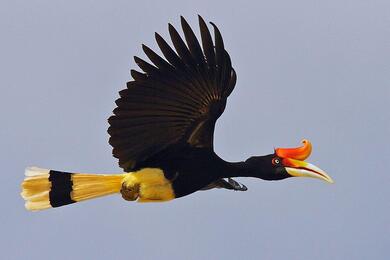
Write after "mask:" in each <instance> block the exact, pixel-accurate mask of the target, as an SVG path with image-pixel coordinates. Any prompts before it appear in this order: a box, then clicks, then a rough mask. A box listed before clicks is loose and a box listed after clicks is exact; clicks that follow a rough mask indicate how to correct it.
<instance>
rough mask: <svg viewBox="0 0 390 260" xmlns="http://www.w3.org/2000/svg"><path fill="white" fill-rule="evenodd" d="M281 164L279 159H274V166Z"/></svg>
mask: <svg viewBox="0 0 390 260" xmlns="http://www.w3.org/2000/svg"><path fill="white" fill-rule="evenodd" d="M279 163H280V160H279V158H273V159H272V164H273V165H278V164H279Z"/></svg>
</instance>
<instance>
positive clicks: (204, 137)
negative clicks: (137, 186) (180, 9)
mask: <svg viewBox="0 0 390 260" xmlns="http://www.w3.org/2000/svg"><path fill="white" fill-rule="evenodd" d="M181 23H182V27H183V31H184V35H185V39H186V43H187V44H186V43H185V42H184V41H183V40H182V38H181V37H180V35H179V33H178V32H177V31H176V29H175V28H174V27H173V26H172V25H169V33H170V36H171V39H172V42H173V45H174V47H175V50H176V52H175V51H174V50H173V49H172V48H171V47H170V46H169V45H168V43H167V42H166V41H165V40H164V39H163V38H162V37H161V36H159V35H158V34H157V33H156V41H157V43H158V46H159V47H160V49H161V51H162V53H163V55H164V57H165V58H166V60H165V59H163V58H162V57H160V56H159V55H157V54H156V53H155V52H154V51H152V50H151V49H150V48H149V47H147V46H145V45H143V50H144V52H145V54H146V55H147V56H148V58H149V59H150V60H151V62H152V63H153V64H150V63H148V62H146V61H144V60H142V59H141V58H138V57H134V59H135V62H136V63H137V64H138V66H139V67H140V69H141V70H142V71H143V73H142V72H137V71H134V70H132V71H131V75H132V76H133V78H134V81H130V82H128V83H127V89H125V90H122V91H121V92H120V98H119V99H118V100H117V101H116V104H117V106H118V107H117V108H116V109H115V110H114V115H113V116H112V117H110V118H109V123H110V127H109V129H108V132H109V134H110V135H111V138H110V144H111V145H112V146H113V148H114V149H113V154H114V156H115V157H117V158H119V164H120V166H121V167H122V168H123V169H124V170H125V171H131V170H134V169H135V168H137V166H139V164H142V163H143V162H144V161H145V160H147V159H148V158H150V157H152V156H155V155H156V154H158V153H161V152H166V151H165V150H172V149H173V146H178V147H182V146H185V145H189V146H191V147H197V148H201V147H207V148H210V149H212V148H213V133H214V127H215V122H216V120H217V119H218V117H219V116H220V115H221V114H222V113H223V111H224V109H225V105H226V99H227V97H228V96H229V94H230V93H231V92H232V90H233V88H234V85H235V83H236V73H235V72H234V69H233V68H232V66H231V61H230V57H229V55H228V53H227V52H226V51H225V49H224V44H223V40H222V37H221V35H220V32H219V30H218V29H217V27H216V26H214V29H215V48H214V47H213V46H214V43H213V42H212V39H211V35H210V32H209V30H208V28H207V26H206V24H205V22H204V20H203V19H202V18H201V17H199V24H200V29H201V37H202V46H203V48H204V51H202V48H201V46H200V44H199V42H198V40H197V38H196V36H195V34H194V32H193V31H192V29H191V28H190V26H189V25H188V23H187V22H186V20H185V19H184V18H183V17H182V18H181ZM187 46H188V47H187Z"/></svg>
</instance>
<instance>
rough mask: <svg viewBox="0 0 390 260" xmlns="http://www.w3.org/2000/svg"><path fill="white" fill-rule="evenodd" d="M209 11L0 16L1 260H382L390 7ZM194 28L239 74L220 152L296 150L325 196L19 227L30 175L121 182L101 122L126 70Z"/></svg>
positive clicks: (48, 216)
mask: <svg viewBox="0 0 390 260" xmlns="http://www.w3.org/2000/svg"><path fill="white" fill-rule="evenodd" d="M210 2H211V1H200V0H197V1H192V3H187V2H185V1H154V2H153V1H146V0H143V1H69V0H68V1H53V0H51V1H18V0H12V1H7V0H5V1H4V0H3V1H1V3H0V33H1V40H0V47H1V48H0V57H1V58H0V71H1V77H0V87H1V97H0V99H1V100H0V111H1V120H2V123H1V124H2V127H1V128H0V134H1V135H0V136H1V137H0V138H1V139H0V140H1V145H0V149H1V150H0V158H1V162H2V167H3V168H2V177H3V179H2V183H3V187H2V188H1V189H0V203H1V205H2V210H1V212H2V213H1V214H0V223H1V224H0V225H1V232H0V242H1V243H0V249H1V255H2V257H3V258H4V259H237V258H240V259H389V257H390V253H389V247H390V221H389V219H390V203H389V197H390V172H389V169H388V167H389V166H388V165H387V162H388V161H389V159H390V150H389V146H390V143H389V133H390V119H389V106H388V104H389V102H390V88H389V85H390V2H389V1H388V0H383V1H379V0H371V1H363V0H353V1H352V0H351V1H347V0H328V1H313V0H307V1H303V0H297V1H289V0H281V1H230V3H226V2H227V1H220V3H210ZM198 13H199V14H201V15H202V16H203V17H204V18H205V19H206V20H207V21H210V20H211V21H214V22H215V23H216V24H217V25H218V26H219V28H220V30H221V32H222V35H223V37H224V40H225V44H226V48H227V50H228V51H229V53H230V55H231V58H232V62H233V66H234V67H235V69H236V71H237V73H238V82H237V85H236V89H235V91H234V92H233V94H232V95H231V97H230V98H229V102H228V106H227V109H226V110H225V113H224V115H223V116H222V118H221V119H220V120H219V121H218V123H217V129H216V140H215V145H216V151H217V153H218V154H219V155H220V156H221V157H222V158H224V159H226V160H230V161H239V160H243V159H245V158H247V157H249V156H250V155H263V154H268V153H271V152H272V151H273V148H274V147H278V146H296V145H298V144H299V142H300V140H301V139H302V138H308V139H309V140H311V141H312V143H313V145H314V148H313V154H312V156H311V157H310V158H309V159H308V161H310V162H312V163H314V164H316V165H318V166H320V167H321V168H323V169H324V170H326V171H327V172H328V173H329V174H330V175H331V176H332V177H333V178H334V180H335V182H336V183H335V184H334V185H328V184H326V183H325V182H321V181H318V180H313V179H302V178H299V179H298V178H290V179H287V180H284V181H276V182H266V181H261V180H257V179H241V181H242V182H243V183H245V184H246V185H247V186H248V187H249V191H247V192H240V193H239V192H230V191H223V190H215V191H208V192H198V193H195V194H193V195H191V196H188V197H184V198H182V199H178V200H175V201H173V202H169V203H163V204H136V203H129V202H125V201H123V200H122V199H121V198H120V196H112V197H107V198H102V199H97V200H93V201H89V202H84V203H79V204H74V205H71V206H68V207H62V208H58V209H54V210H53V209H52V210H48V211H43V212H38V213H31V212H27V211H26V210H25V209H24V207H23V200H22V199H21V197H20V196H19V192H20V187H19V185H20V182H21V180H22V179H23V172H24V168H25V167H26V166H31V165H37V166H40V167H44V168H52V169H57V170H64V171H81V172H91V173H95V172H96V173H111V172H112V173H116V172H120V168H119V167H118V166H117V161H116V159H114V158H113V157H112V156H111V147H110V146H109V145H108V143H107V140H108V134H107V133H106V129H107V127H108V123H107V121H106V119H107V118H108V117H109V116H110V115H111V111H112V109H113V108H114V100H115V99H116V98H117V97H118V94H117V92H118V91H119V90H121V89H123V88H124V87H125V82H126V81H128V80H129V79H130V75H129V70H130V69H131V68H135V64H134V62H133V60H132V56H133V55H140V56H141V57H144V55H142V54H141V47H140V46H141V43H146V44H147V45H149V46H150V47H153V48H154V49H155V48H156V44H155V43H154V34H153V33H154V32H155V31H158V32H160V33H161V34H162V35H163V36H165V37H166V36H167V35H168V33H167V23H168V22H172V23H173V24H174V25H176V26H177V27H178V26H179V24H180V20H179V15H180V14H182V15H184V16H185V17H186V18H187V20H188V21H189V23H190V24H191V25H192V26H193V27H194V28H195V31H196V32H198V28H197V16H196V14H198ZM54 257H55V258H54Z"/></svg>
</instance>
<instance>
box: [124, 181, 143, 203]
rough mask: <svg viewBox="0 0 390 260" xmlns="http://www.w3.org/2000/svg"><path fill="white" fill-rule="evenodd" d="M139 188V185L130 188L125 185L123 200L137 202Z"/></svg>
mask: <svg viewBox="0 0 390 260" xmlns="http://www.w3.org/2000/svg"><path fill="white" fill-rule="evenodd" d="M139 186H140V185H139V184H134V185H129V186H128V185H126V184H125V183H123V184H122V188H121V194H122V198H123V199H125V200H128V201H134V200H137V199H138V197H139Z"/></svg>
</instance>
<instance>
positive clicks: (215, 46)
mask: <svg viewBox="0 0 390 260" xmlns="http://www.w3.org/2000/svg"><path fill="white" fill-rule="evenodd" d="M210 24H211V27H212V28H213V31H214V37H212V36H211V33H210V31H209V29H208V26H207V25H206V23H205V21H204V20H203V19H202V17H201V16H199V28H200V36H201V38H200V39H201V41H198V38H197V37H196V36H195V33H194V32H193V30H192V29H191V27H190V26H189V25H188V23H187V21H186V20H185V19H184V18H183V17H181V27H182V29H183V32H184V40H183V38H182V37H181V36H180V34H179V33H178V31H177V30H176V29H175V28H174V27H173V26H172V25H171V24H169V26H168V29H169V35H170V38H171V41H172V43H173V48H172V47H171V46H170V44H168V43H167V42H166V41H165V40H164V39H163V38H162V37H161V36H160V35H159V34H158V33H155V38H156V41H157V44H158V46H159V48H160V50H161V52H162V54H163V56H160V55H158V54H157V53H156V52H154V51H153V50H152V49H150V48H149V47H147V46H146V45H142V49H143V51H144V52H145V54H146V56H147V57H148V58H149V60H150V62H147V61H145V60H143V59H141V58H139V57H134V59H135V62H136V63H137V64H138V66H139V67H140V69H141V70H142V72H139V71H136V70H131V76H132V77H133V80H132V81H130V82H128V83H127V88H125V89H124V90H122V91H120V92H119V96H120V97H119V98H118V99H117V100H116V105H117V107H116V108H115V109H114V111H113V115H112V116H111V117H110V118H109V119H108V122H109V125H110V126H109V128H108V133H109V135H110V139H109V143H110V144H111V145H112V147H113V155H114V157H116V158H118V159H119V165H120V167H121V168H123V171H124V172H123V173H120V174H111V175H103V174H83V173H69V172H61V171H55V170H47V169H42V168H37V167H29V168H27V169H26V172H25V174H26V177H25V179H24V181H23V183H22V193H21V195H22V197H23V198H24V199H25V201H26V203H25V207H26V208H27V209H28V210H42V209H47V208H52V207H53V208H54V207H60V206H63V205H67V204H71V203H75V202H79V201H83V200H88V199H92V198H96V197H100V196H105V195H108V194H114V193H120V194H121V195H122V197H123V198H124V199H125V200H128V201H137V202H161V201H170V200H173V199H176V198H180V197H183V196H186V195H189V194H191V193H194V192H196V191H199V190H209V189H214V188H222V189H229V190H234V191H246V190H247V187H246V186H245V185H243V184H241V183H239V182H237V181H235V180H234V177H255V178H259V179H263V180H281V179H285V178H289V177H313V178H318V179H321V180H324V181H327V182H330V183H332V182H333V181H332V179H331V177H329V176H328V175H327V174H326V173H325V172H324V171H323V170H321V169H320V168H318V167H316V166H314V165H313V164H310V163H308V162H305V159H306V158H307V157H308V156H309V155H310V153H311V150H312V145H311V143H310V142H309V141H308V140H303V144H302V146H300V147H298V148H276V149H274V151H273V153H271V154H268V155H265V156H253V157H250V158H249V159H247V160H245V161H242V162H227V161H225V160H223V159H221V158H220V157H219V156H218V155H217V154H216V153H215V152H214V147H213V136H214V129H215V123H216V121H217V119H218V118H219V117H220V116H221V115H222V113H223V112H224V110H225V106H226V102H227V99H228V97H229V95H230V93H231V92H232V91H233V89H234V87H235V85H236V79H237V77H236V72H235V71H234V69H233V67H232V63H231V60H230V57H229V54H228V53H227V51H226V50H225V46H224V42H223V40H222V36H221V33H220V31H219V30H218V28H217V26H216V25H215V24H214V23H210ZM213 38H214V40H213Z"/></svg>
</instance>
